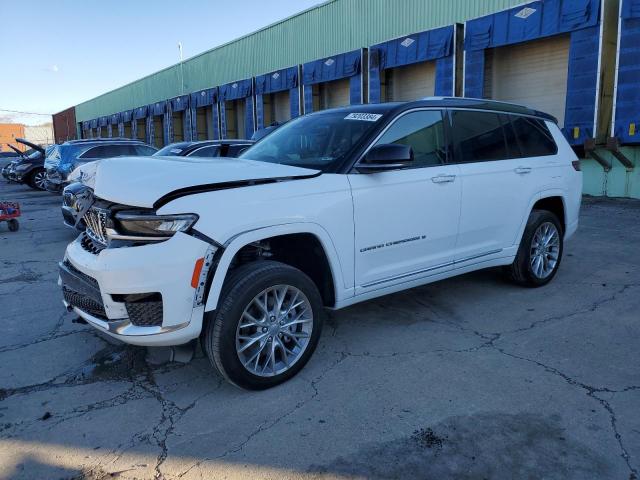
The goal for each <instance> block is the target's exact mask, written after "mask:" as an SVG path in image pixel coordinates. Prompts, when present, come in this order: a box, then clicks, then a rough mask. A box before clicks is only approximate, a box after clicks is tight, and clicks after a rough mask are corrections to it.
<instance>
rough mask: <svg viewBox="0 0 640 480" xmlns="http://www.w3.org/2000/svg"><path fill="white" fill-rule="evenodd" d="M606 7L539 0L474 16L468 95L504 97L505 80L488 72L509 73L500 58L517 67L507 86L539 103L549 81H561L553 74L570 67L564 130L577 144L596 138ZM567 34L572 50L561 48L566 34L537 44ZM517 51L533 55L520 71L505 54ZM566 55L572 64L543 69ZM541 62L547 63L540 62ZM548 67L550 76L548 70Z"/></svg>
mask: <svg viewBox="0 0 640 480" xmlns="http://www.w3.org/2000/svg"><path fill="white" fill-rule="evenodd" d="M600 6H601V0H545V1H535V2H531V3H527V4H525V5H521V6H518V7H515V8H512V9H509V10H505V11H502V12H498V13H495V14H493V15H487V16H485V17H480V18H477V19H474V20H470V21H468V22H467V24H466V35H465V78H464V93H465V96H468V97H478V98H492V97H498V98H500V96H501V95H503V93H501V92H499V91H498V90H499V89H500V86H499V84H497V83H496V82H493V81H492V80H491V79H488V78H487V76H488V75H492V76H493V77H494V78H503V75H502V74H501V73H500V72H501V71H500V68H501V66H500V64H501V60H500V58H502V60H504V61H502V64H503V66H504V68H507V69H508V67H512V73H511V74H510V75H511V79H510V81H509V82H503V83H502V85H504V86H505V88H507V87H508V88H511V90H512V91H513V90H515V89H519V90H520V91H521V92H522V95H521V96H519V97H517V98H512V99H511V100H512V101H516V102H517V101H520V103H525V104H529V105H530V106H533V107H536V105H537V104H538V102H539V101H542V100H543V99H544V96H545V94H544V88H543V87H544V85H545V84H549V82H551V83H553V84H555V83H558V82H561V80H559V79H558V78H554V79H551V78H550V75H554V74H556V73H559V72H564V74H566V88H564V89H563V91H564V93H563V95H564V97H565V98H564V99H563V100H564V102H563V103H564V112H563V113H564V119H563V120H564V122H563V132H564V134H565V136H566V137H567V139H568V140H569V142H570V143H571V144H572V145H581V144H583V143H584V141H585V140H587V139H589V138H594V136H595V131H594V130H595V115H596V105H597V101H598V98H597V96H598V95H597V89H598V76H599V72H598V68H599V61H598V60H599V54H600V35H599V34H600ZM562 34H567V36H566V45H567V48H568V50H567V51H566V52H565V53H563V52H559V51H557V49H561V48H563V47H562V45H563V42H562V39H557V43H556V44H554V45H551V44H550V43H547V42H538V44H533V43H532V42H535V41H539V40H540V39H543V38H549V37H553V36H558V35H562ZM550 42H552V41H550ZM527 43H530V48H529V50H527V48H526V44H527ZM506 46H514V49H513V50H512V51H511V52H509V51H508V50H507V49H506V48H504V49H499V47H506ZM536 47H537V48H536ZM545 49H546V51H548V56H547V57H545V56H544V55H545V54H544V52H545ZM554 49H556V51H554ZM514 52H515V53H514ZM516 55H520V57H521V58H522V56H529V57H527V58H530V59H532V60H531V61H530V62H529V66H528V67H527V61H526V59H524V60H523V61H522V62H521V66H520V68H519V69H518V70H514V69H515V68H516V65H515V64H514V65H511V66H510V65H508V63H509V62H508V61H506V60H505V59H508V58H511V57H515V56H516ZM562 55H565V56H566V67H564V66H559V67H558V66H556V68H555V69H551V68H549V69H547V70H545V69H543V67H542V65H544V64H545V62H557V61H558V59H559V58H561V56H562ZM496 57H497V58H498V60H496ZM545 58H546V60H545ZM536 62H541V63H540V64H538V65H537V66H536ZM527 68H528V70H527ZM545 68H546V66H545ZM494 70H497V73H496V74H493V73H492V72H493V71H494ZM503 71H504V70H503ZM545 72H546V74H547V75H544V73H545ZM527 73H528V74H529V75H527ZM535 75H538V78H539V79H540V82H539V83H540V84H539V85H537V87H536V88H537V90H538V91H539V92H542V93H540V94H536V95H534V96H537V98H534V96H532V95H529V96H528V97H527V95H528V93H527V92H529V93H530V92H531V91H532V90H534V89H533V88H532V82H533V81H534V79H533V78H530V77H531V76H535ZM518 78H520V79H521V80H522V83H521V84H518V81H519V80H518ZM549 93H552V92H547V96H549ZM556 94H557V92H556ZM509 95H511V93H509ZM556 103H557V100H556ZM541 107H542V108H544V105H543V104H541Z"/></svg>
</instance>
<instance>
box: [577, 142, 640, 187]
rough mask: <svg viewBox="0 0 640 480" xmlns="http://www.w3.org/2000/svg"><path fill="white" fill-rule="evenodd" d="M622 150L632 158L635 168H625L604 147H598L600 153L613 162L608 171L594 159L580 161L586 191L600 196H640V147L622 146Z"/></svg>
mask: <svg viewBox="0 0 640 480" xmlns="http://www.w3.org/2000/svg"><path fill="white" fill-rule="evenodd" d="M620 151H621V152H622V153H623V154H624V155H625V156H626V157H627V158H629V159H630V160H631V162H632V163H633V164H634V165H635V168H633V169H627V168H625V167H624V166H623V165H622V164H621V163H620V162H619V161H618V160H617V159H616V158H615V157H614V156H613V155H612V154H611V152H609V151H607V150H604V149H598V153H599V154H600V155H601V156H602V157H604V158H605V159H606V160H607V161H608V162H609V163H610V164H611V170H609V171H608V172H605V170H604V169H603V168H602V166H601V165H600V164H599V163H598V162H596V161H595V160H593V159H583V160H582V161H581V162H580V164H581V166H582V171H583V172H584V175H583V177H582V178H583V181H584V187H583V189H582V190H583V192H584V193H586V194H587V195H594V196H598V197H601V196H604V197H627V198H640V168H638V167H639V166H640V148H638V147H622V148H620Z"/></svg>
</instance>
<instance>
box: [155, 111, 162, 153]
mask: <svg viewBox="0 0 640 480" xmlns="http://www.w3.org/2000/svg"><path fill="white" fill-rule="evenodd" d="M153 144H154V145H155V146H156V148H162V147H163V146H164V130H163V128H162V115H154V117H153Z"/></svg>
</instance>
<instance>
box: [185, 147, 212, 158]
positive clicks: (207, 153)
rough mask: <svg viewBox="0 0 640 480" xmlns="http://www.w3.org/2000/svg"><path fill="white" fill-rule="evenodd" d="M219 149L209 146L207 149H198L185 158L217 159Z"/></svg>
mask: <svg viewBox="0 0 640 480" xmlns="http://www.w3.org/2000/svg"><path fill="white" fill-rule="evenodd" d="M219 152H220V148H218V146H217V145H209V146H208V147H202V148H198V149H197V150H194V151H193V152H191V153H190V154H188V155H187V157H218V156H219V155H220V154H219Z"/></svg>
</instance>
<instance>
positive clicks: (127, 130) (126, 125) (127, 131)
mask: <svg viewBox="0 0 640 480" xmlns="http://www.w3.org/2000/svg"><path fill="white" fill-rule="evenodd" d="M124 138H131V122H124Z"/></svg>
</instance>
